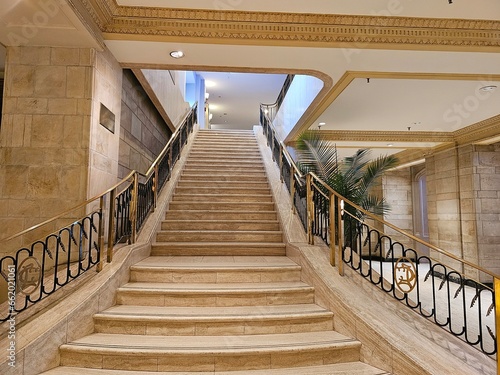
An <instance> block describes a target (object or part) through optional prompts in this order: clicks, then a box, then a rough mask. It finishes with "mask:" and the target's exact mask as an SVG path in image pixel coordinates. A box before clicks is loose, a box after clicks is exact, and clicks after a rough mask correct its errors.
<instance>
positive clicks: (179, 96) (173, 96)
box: [141, 69, 189, 127]
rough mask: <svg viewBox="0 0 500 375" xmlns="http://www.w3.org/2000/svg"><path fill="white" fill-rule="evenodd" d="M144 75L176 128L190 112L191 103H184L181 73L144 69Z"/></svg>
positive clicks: (183, 80)
mask: <svg viewBox="0 0 500 375" xmlns="http://www.w3.org/2000/svg"><path fill="white" fill-rule="evenodd" d="M141 71H142V74H144V77H145V78H146V80H147V81H148V83H149V84H150V86H151V88H152V89H153V91H154V92H155V94H156V96H157V97H158V100H159V102H160V104H161V105H162V106H163V109H164V110H165V112H166V113H167V115H168V117H169V118H170V120H171V121H172V123H173V125H174V126H175V127H177V126H179V125H180V121H181V120H182V118H183V117H184V115H185V114H186V112H187V111H188V110H189V103H187V102H186V101H184V96H183V83H185V79H183V77H181V76H180V75H181V74H182V73H181V72H176V71H175V70H173V71H170V72H169V71H168V70H155V69H142V70H141Z"/></svg>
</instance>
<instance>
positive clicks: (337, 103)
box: [0, 0, 500, 158]
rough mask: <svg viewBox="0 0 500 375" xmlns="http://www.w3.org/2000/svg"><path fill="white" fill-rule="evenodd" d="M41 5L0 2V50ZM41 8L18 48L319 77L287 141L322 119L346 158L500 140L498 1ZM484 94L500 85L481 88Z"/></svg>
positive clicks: (151, 0)
mask: <svg viewBox="0 0 500 375" xmlns="http://www.w3.org/2000/svg"><path fill="white" fill-rule="evenodd" d="M51 1H52V3H51ZM4 3H5V2H4ZM40 4H41V2H39V1H37V0H14V1H13V3H12V4H11V3H9V4H3V5H0V41H1V43H2V44H4V45H15V44H16V43H15V42H13V38H12V35H13V34H12V33H14V34H15V33H17V34H18V35H21V36H23V35H24V34H23V32H26V31H25V28H26V26H25V24H23V22H25V23H26V22H30V20H31V21H32V20H35V19H38V20H42V18H43V17H42V16H41V15H40V13H37V12H43V11H44V10H43V9H42V8H40ZM44 4H52V5H53V4H56V5H57V6H58V7H59V8H58V9H60V11H58V12H55V11H52V13H51V14H55V16H54V17H46V18H43V20H45V19H47V22H45V23H40V22H39V25H38V32H37V34H36V36H34V37H32V38H30V39H29V40H28V41H27V42H26V41H24V43H28V44H33V45H47V44H50V45H67V44H68V43H69V44H71V43H73V45H88V46H96V45H97V46H100V48H109V49H110V51H111V52H112V53H113V54H114V55H115V57H116V58H117V59H118V61H119V62H120V63H121V64H122V65H123V66H124V67H132V68H138V67H139V68H140V67H147V68H158V69H171V70H172V69H179V70H195V71H203V72H211V74H213V72H218V71H221V72H223V74H227V73H228V72H239V73H273V74H287V73H295V74H311V75H314V76H316V77H318V78H320V79H322V80H323V82H324V87H323V90H322V91H321V92H320V93H319V95H318V97H317V98H316V100H315V101H314V102H313V104H312V106H311V107H310V108H308V109H307V110H306V112H305V114H304V116H303V117H302V118H301V119H300V121H299V124H298V125H297V127H296V128H295V129H293V131H292V132H291V133H290V135H289V136H288V137H287V139H286V141H287V142H288V141H292V140H293V139H294V137H295V136H296V135H297V134H299V133H300V132H301V131H302V130H304V129H307V128H310V127H312V128H316V129H317V128H318V124H319V123H320V122H325V125H323V126H321V131H322V132H325V134H327V135H329V136H331V137H332V139H333V140H335V141H336V142H337V144H338V146H339V147H340V148H342V149H344V150H345V152H346V153H349V152H351V151H353V150H355V149H357V148H359V147H365V146H371V147H375V148H376V149H377V152H383V153H389V152H390V153H394V152H402V151H404V150H408V151H405V152H406V153H407V155H408V158H410V157H411V158H414V157H419V156H421V155H423V154H425V153H427V152H430V150H431V149H432V148H434V147H436V146H443V145H454V144H463V143H467V142H483V143H488V142H489V140H490V141H492V140H495V139H496V138H495V137H497V136H498V134H499V133H500V130H498V129H500V118H499V116H498V115H499V114H500V82H499V81H500V68H499V67H500V53H499V52H500V21H498V20H499V18H500V2H499V1H497V0H475V1H474V2H471V1H464V0H453V1H452V3H451V4H450V3H449V0H419V1H416V0H391V1H389V0H370V1H369V0H358V1H345V0H311V1H307V2H304V1H302V0H287V1H284V0H283V1H279V0H276V1H268V0H266V1H264V0H252V1H248V0H210V1H203V0H182V1H181V0H171V1H168V2H165V1H164V0H140V1H139V0H117V1H116V2H115V1H114V0H101V1H98V0H73V1H67V3H66V2H65V1H62V2H61V1H56V0H46V2H44ZM167 4H168V8H167V7H166V5H167ZM37 7H38V8H37ZM50 9H52V8H50ZM54 9H55V8H54ZM45 12H46V15H47V16H50V14H49V13H48V12H47V11H46V10H45ZM21 14H24V16H21ZM23 17H24V18H23ZM37 17H38V18H37ZM20 20H21V21H20ZM26 20H28V21H26ZM25 39H26V38H25ZM18 44H22V43H18ZM173 50H183V51H184V53H185V57H184V58H182V59H178V60H174V59H172V58H171V57H170V56H169V53H170V52H171V51H173ZM260 78H263V81H262V83H261V85H262V86H263V87H266V83H267V84H268V83H269V82H270V80H269V79H267V80H266V76H265V75H262V74H261V75H259V76H255V79H254V81H253V83H254V84H255V83H256V82H259V81H258V79H260ZM267 78H269V77H267ZM368 79H369V82H368ZM268 86H269V88H270V89H271V90H273V91H274V90H276V87H275V86H273V85H268ZM484 86H499V89H498V90H493V91H485V89H483V90H481V88H482V87H484ZM239 87H240V88H242V87H243V86H239ZM259 95H262V94H259ZM223 96H225V97H227V98H231V97H232V94H231V92H227V93H225V94H223ZM233 99H234V96H233ZM266 100H267V99H266ZM260 101H263V100H260ZM245 103H248V98H247V99H246V101H242V102H239V103H238V102H235V101H234V100H233V101H232V102H231V103H229V102H227V103H226V105H230V106H231V108H230V111H231V112H237V108H238V107H240V108H241V107H242V106H244V105H245Z"/></svg>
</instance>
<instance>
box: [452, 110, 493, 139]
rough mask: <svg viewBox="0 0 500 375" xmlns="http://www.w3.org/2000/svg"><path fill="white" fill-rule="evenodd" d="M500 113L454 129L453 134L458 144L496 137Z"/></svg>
mask: <svg viewBox="0 0 500 375" xmlns="http://www.w3.org/2000/svg"><path fill="white" fill-rule="evenodd" d="M499 128H500V115H497V116H494V117H491V118H489V119H486V120H484V121H480V122H478V123H476V124H472V125H470V126H467V127H465V128H462V129H459V130H456V131H455V132H454V133H453V136H454V138H455V140H456V142H457V144H459V145H464V144H469V143H475V142H479V141H484V140H486V139H488V138H495V137H496V138H498V129H499Z"/></svg>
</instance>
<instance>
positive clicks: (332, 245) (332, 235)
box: [328, 191, 336, 267]
mask: <svg viewBox="0 0 500 375" xmlns="http://www.w3.org/2000/svg"><path fill="white" fill-rule="evenodd" d="M329 193H330V194H329V199H330V200H329V201H328V204H329V212H330V215H329V216H330V217H329V219H330V227H329V229H330V264H331V265H332V266H333V267H335V228H336V227H335V196H334V195H333V193H332V192H331V191H330V192H329Z"/></svg>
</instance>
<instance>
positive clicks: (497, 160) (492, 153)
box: [468, 143, 500, 274]
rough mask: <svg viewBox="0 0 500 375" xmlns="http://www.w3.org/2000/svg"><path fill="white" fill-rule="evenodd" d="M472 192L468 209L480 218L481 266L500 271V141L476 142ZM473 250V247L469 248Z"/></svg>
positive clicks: (472, 154) (478, 237) (478, 258)
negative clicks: (499, 249)
mask: <svg viewBox="0 0 500 375" xmlns="http://www.w3.org/2000/svg"><path fill="white" fill-rule="evenodd" d="M471 161H472V162H471V168H470V169H471V180H472V181H471V184H472V186H473V191H472V193H471V198H473V199H470V201H471V202H470V203H469V204H470V206H471V208H470V209H469V211H468V213H469V214H470V215H469V218H470V220H471V221H472V220H473V219H474V213H475V219H476V226H475V228H474V229H475V230H476V231H477V254H475V255H476V256H475V257H474V258H473V259H475V260H476V263H479V265H480V266H482V267H484V268H486V269H488V270H490V271H492V272H495V273H497V274H500V256H499V255H498V247H499V245H500V173H499V172H500V144H498V143H497V144H494V145H490V146H479V145H476V146H474V147H473V150H471ZM468 250H469V249H468Z"/></svg>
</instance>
